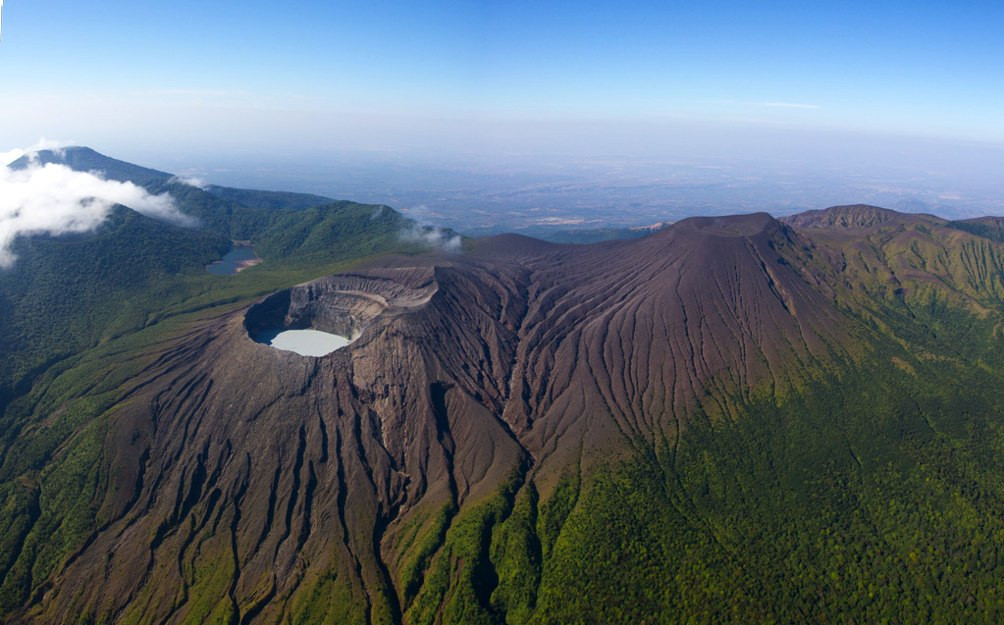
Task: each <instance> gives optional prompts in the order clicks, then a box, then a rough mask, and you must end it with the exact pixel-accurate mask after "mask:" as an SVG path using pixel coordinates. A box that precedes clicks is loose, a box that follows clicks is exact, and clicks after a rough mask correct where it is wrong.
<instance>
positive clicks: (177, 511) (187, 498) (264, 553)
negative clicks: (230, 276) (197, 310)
mask: <svg viewBox="0 0 1004 625" xmlns="http://www.w3.org/2000/svg"><path fill="white" fill-rule="evenodd" d="M811 248H812V246H811V245H810V244H809V243H808V242H806V241H804V240H803V239H802V238H800V236H799V235H798V234H797V233H796V232H795V231H793V230H791V229H789V228H788V227H787V226H785V225H783V224H781V223H779V222H777V221H776V220H774V219H773V218H771V217H769V216H768V215H765V214H760V215H751V216H744V217H738V218H719V219H691V220H685V221H683V222H680V223H679V224H676V225H674V226H672V227H670V228H668V229H666V230H664V231H662V232H660V233H658V234H656V235H653V236H651V237H648V238H645V239H641V240H634V241H629V242H616V243H608V244H600V245H595V246H583V247H579V246H557V245H551V244H544V243H541V242H537V241H533V240H531V239H526V238H523V237H511V236H510V237H497V238H494V239H488V240H485V241H482V242H480V243H479V244H478V245H477V247H476V249H475V251H474V252H472V253H470V254H467V255H461V256H450V257H443V258H430V259H418V260H416V259H396V260H391V261H384V262H383V266H374V267H371V268H370V269H368V270H364V271H359V272H357V273H352V274H342V275H336V276H331V277H329V278H324V279H321V280H317V281H315V282H311V283H308V284H304V285H300V286H297V287H294V288H292V289H289V290H286V291H283V292H280V293H276V294H274V295H271V296H269V297H267V298H265V299H264V300H263V301H261V302H259V303H257V304H254V305H252V306H250V307H248V308H246V309H244V310H241V311H238V312H236V313H227V314H223V315H221V316H219V317H217V318H214V319H210V320H208V321H205V322H202V323H201V324H199V325H197V326H194V327H192V328H191V329H190V330H189V332H188V333H187V334H186V335H185V336H184V337H183V338H181V339H179V340H175V341H172V342H169V343H166V344H164V345H161V346H160V347H159V349H160V350H161V352H160V356H159V358H158V359H157V360H156V362H155V363H154V364H153V365H152V366H150V367H149V368H148V369H147V370H145V371H143V372H142V373H141V374H140V375H138V376H137V377H136V378H135V379H133V380H132V381H131V383H130V384H131V385H132V386H131V388H132V390H131V392H130V394H129V397H128V399H127V400H126V401H124V402H123V403H122V404H121V405H120V406H118V408H117V413H116V417H115V423H114V425H113V427H112V428H111V430H110V433H109V435H108V439H107V441H106V454H105V457H106V458H107V460H106V462H107V463H108V465H109V466H108V470H107V472H106V474H107V475H109V476H111V477H110V479H111V480H112V483H110V484H109V485H108V486H107V488H106V489H105V493H106V495H105V497H104V500H103V501H101V502H100V509H101V515H100V516H101V518H102V519H105V522H104V523H103V525H102V527H101V528H100V530H99V531H98V532H97V533H96V534H95V535H94V536H93V537H92V538H91V540H90V541H89V542H88V543H87V544H86V545H85V546H84V547H83V548H82V549H81V550H80V551H79V553H77V554H76V555H75V556H74V558H73V559H71V561H70V562H69V563H67V565H66V566H65V568H64V569H63V570H62V572H61V573H59V574H58V576H56V577H55V578H54V579H52V580H51V582H50V584H49V585H48V586H47V587H46V588H45V590H44V594H43V595H42V596H39V597H38V598H37V601H36V603H35V607H33V608H31V609H30V611H29V612H27V613H25V614H24V615H23V617H24V619H25V620H30V621H37V622H51V623H59V622H69V621H73V620H74V619H75V618H76V615H79V614H84V613H88V614H94V615H95V616H96V620H97V621H98V622H100V621H101V620H102V619H103V618H104V619H110V620H123V621H129V620H130V619H135V620H136V621H143V622H157V623H180V622H183V621H185V620H186V619H189V620H195V621H199V620H202V621H208V620H211V618H210V617H212V616H213V615H220V614H229V615H231V616H229V617H228V618H229V620H230V622H235V623H250V622H269V623H270V622H278V621H279V620H280V619H281V618H282V616H283V615H284V614H287V612H288V610H289V609H290V607H291V606H293V605H295V604H296V602H297V601H301V600H303V595H304V593H306V592H308V591H309V590H310V589H313V588H318V587H324V588H335V589H337V593H339V594H338V597H339V598H340V599H339V601H340V602H341V603H340V604H341V605H345V606H354V607H353V609H355V608H356V607H357V608H358V609H359V610H361V611H362V612H364V613H365V614H366V615H367V617H368V618H369V619H370V621H371V622H399V621H400V620H401V618H402V612H403V611H404V608H406V607H407V606H406V605H405V604H406V601H407V600H408V593H406V589H405V588H403V587H402V586H403V581H402V575H403V573H402V571H403V569H404V568H405V567H406V563H407V562H410V561H413V560H414V558H415V553H416V549H417V547H416V546H415V545H413V544H412V543H411V542H409V536H413V535H414V534H415V532H417V531H418V530H417V529H416V528H422V527H427V526H428V524H429V523H431V521H430V520H429V519H431V518H432V517H433V516H434V515H435V514H436V513H437V512H438V511H441V510H448V511H453V513H454V514H455V513H456V511H458V510H463V509H464V508H465V507H467V506H470V505H474V504H475V503H477V502H478V501H479V500H481V499H483V498H484V497H487V496H488V495H490V494H491V493H493V492H495V491H496V490H497V489H498V488H499V485H500V484H502V483H503V482H505V481H506V480H509V479H512V476H514V475H516V476H518V478H519V479H522V480H527V479H534V480H536V481H537V482H538V483H539V484H541V485H543V488H544V489H545V490H546V485H547V484H548V482H549V480H550V479H551V478H552V477H553V476H555V475H557V474H558V473H559V472H560V471H561V470H562V469H563V468H565V467H566V466H568V465H569V463H573V462H580V463H586V464H588V463H590V462H598V461H601V460H603V459H605V458H609V457H612V456H616V455H618V454H622V453H629V452H630V450H631V449H632V446H633V445H635V444H636V443H637V442H638V441H653V440H660V441H665V442H666V444H668V445H672V444H673V439H674V437H675V436H676V435H677V434H678V433H679V432H680V431H681V429H683V428H685V427H686V423H687V420H688V419H689V418H691V416H692V415H693V414H694V413H695V411H697V410H700V411H702V412H703V413H705V414H708V415H712V417H714V416H715V415H718V416H730V415H731V414H732V412H733V409H734V407H733V406H731V405H730V403H729V402H730V401H731V400H730V399H729V398H732V397H743V396H744V395H745V396H749V395H750V394H755V393H757V392H760V391H763V390H769V391H770V392H783V390H784V389H785V388H787V387H789V386H790V385H792V384H795V383H796V381H797V380H798V379H799V378H800V376H805V375H811V372H812V371H817V370H822V369H823V368H825V367H826V363H827V362H829V361H830V360H831V359H833V358H839V357H843V356H844V355H845V354H843V353H842V352H840V351H839V350H840V349H841V348H840V347H839V346H840V345H843V344H845V343H846V340H845V339H846V336H845V329H844V328H843V326H842V324H841V322H840V321H839V320H840V315H839V314H838V313H837V312H836V310H835V309H834V307H833V304H832V302H831V298H830V296H829V295H828V294H827V291H826V286H825V285H822V284H820V283H819V282H818V281H816V282H814V281H813V279H812V278H811V276H809V275H808V274H807V272H806V271H805V270H804V268H805V267H806V266H808V265H809V264H811V263H812V262H815V261H814V260H813V258H812V249H811ZM277 327H281V328H307V327H310V328H315V329H318V330H325V331H329V332H334V333H337V334H342V335H346V336H352V337H358V338H357V339H356V340H355V341H354V342H353V343H352V344H351V345H350V346H348V347H346V348H344V349H341V350H338V351H336V352H333V353H331V354H329V355H327V356H324V357H320V358H311V357H303V356H299V355H297V354H293V353H290V352H283V351H279V350H275V349H272V348H270V347H269V346H267V345H264V344H262V343H260V342H256V340H254V339H255V338H256V337H258V336H259V335H260V334H261V333H262V332H264V331H267V330H269V329H275V328H277ZM323 584H328V586H323ZM329 592H336V591H335V590H330V591H329ZM346 609H349V608H346Z"/></svg>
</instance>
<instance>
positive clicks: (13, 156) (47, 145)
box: [0, 139, 71, 166]
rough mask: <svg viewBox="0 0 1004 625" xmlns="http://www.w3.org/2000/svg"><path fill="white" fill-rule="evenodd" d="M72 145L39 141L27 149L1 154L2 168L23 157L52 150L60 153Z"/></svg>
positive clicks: (16, 149) (45, 140)
mask: <svg viewBox="0 0 1004 625" xmlns="http://www.w3.org/2000/svg"><path fill="white" fill-rule="evenodd" d="M68 145H71V144H70V143H67V142H65V141H53V140H51V139H39V140H38V141H36V142H35V144H34V145H32V146H30V147H27V148H14V149H12V150H7V151H6V152H0V166H3V165H10V164H11V163H13V162H14V161H16V160H17V159H19V158H21V157H22V156H25V155H27V156H29V157H35V156H37V155H38V152H39V151H41V150H51V151H53V152H59V151H61V150H62V149H63V148H65V147H66V146H68Z"/></svg>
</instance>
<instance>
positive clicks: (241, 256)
mask: <svg viewBox="0 0 1004 625" xmlns="http://www.w3.org/2000/svg"><path fill="white" fill-rule="evenodd" d="M260 262H261V259H260V258H258V255H257V254H255V253H254V248H253V247H251V246H250V245H238V246H237V247H235V248H234V249H232V250H230V251H229V252H227V254H226V256H224V257H223V258H222V259H220V260H218V261H216V262H215V263H213V264H211V265H206V271H208V272H209V273H211V274H213V275H214V276H232V275H234V274H236V273H237V272H239V271H241V270H242V269H247V268H248V267H253V266H254V265H257V264H258V263H260Z"/></svg>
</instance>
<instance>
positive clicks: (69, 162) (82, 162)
mask: <svg viewBox="0 0 1004 625" xmlns="http://www.w3.org/2000/svg"><path fill="white" fill-rule="evenodd" d="M33 162H37V163H40V164H42V165H49V164H55V165H66V166H67V167H69V168H70V169H73V170H74V171H99V172H101V174H102V177H103V178H105V179H107V180H117V181H119V182H134V183H136V184H138V185H140V186H147V185H150V184H157V183H163V182H166V181H168V180H170V179H171V178H173V177H174V174H169V173H167V172H163V171H158V170H156V169H150V168H149V167H141V166H140V165H134V164H133V163H127V162H126V161H120V160H118V159H115V158H112V157H110V156H105V155H104V154H101V153H100V152H98V151H96V150H94V149H92V148H89V147H86V146H69V147H65V148H59V149H56V150H38V151H37V152H32V153H30V154H26V155H24V156H22V157H21V158H19V159H17V160H16V161H14V162H13V163H11V164H10V165H9V167H10V168H11V169H25V168H27V167H29V166H30V165H31V164H32V163H33Z"/></svg>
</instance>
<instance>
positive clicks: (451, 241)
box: [400, 224, 463, 252]
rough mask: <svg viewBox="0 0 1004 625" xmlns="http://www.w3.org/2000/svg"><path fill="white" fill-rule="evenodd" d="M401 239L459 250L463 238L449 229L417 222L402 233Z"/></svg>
mask: <svg viewBox="0 0 1004 625" xmlns="http://www.w3.org/2000/svg"><path fill="white" fill-rule="evenodd" d="M400 236H401V239H402V240H404V241H409V242H414V243H424V244H425V245H428V246H429V247H436V248H439V249H442V250H444V251H447V252H459V251H460V247H461V244H462V243H463V240H462V239H461V238H460V235H456V234H451V233H450V232H449V231H448V230H444V229H442V228H437V227H434V226H422V225H419V224H415V225H413V226H412V227H410V228H406V229H404V230H402V231H401V233H400Z"/></svg>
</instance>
